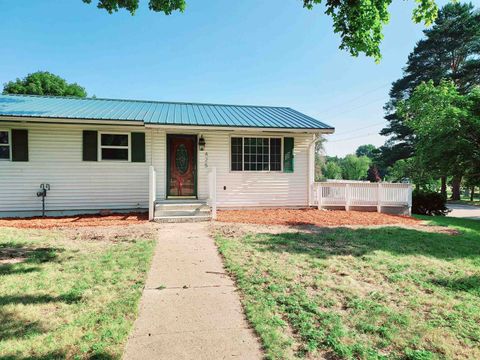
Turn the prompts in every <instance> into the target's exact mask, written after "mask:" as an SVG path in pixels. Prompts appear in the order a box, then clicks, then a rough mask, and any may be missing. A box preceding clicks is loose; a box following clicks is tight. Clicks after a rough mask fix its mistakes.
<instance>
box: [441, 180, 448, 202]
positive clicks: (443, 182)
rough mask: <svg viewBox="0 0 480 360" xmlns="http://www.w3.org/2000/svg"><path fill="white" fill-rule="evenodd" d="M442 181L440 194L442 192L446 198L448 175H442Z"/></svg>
mask: <svg viewBox="0 0 480 360" xmlns="http://www.w3.org/2000/svg"><path fill="white" fill-rule="evenodd" d="M440 182H441V186H440V194H442V196H444V197H445V198H447V177H446V176H442V177H441V178H440Z"/></svg>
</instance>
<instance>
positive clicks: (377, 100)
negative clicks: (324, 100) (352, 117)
mask: <svg viewBox="0 0 480 360" xmlns="http://www.w3.org/2000/svg"><path fill="white" fill-rule="evenodd" d="M381 100H383V101H384V97H383V96H382V97H381V98H377V99H375V100H372V101H369V102H366V103H363V104H361V105H359V106H355V107H352V108H349V109H347V110H345V111H341V112H339V113H336V114H335V115H334V116H333V117H331V118H329V119H328V120H326V121H329V120H331V119H336V118H338V117H339V116H340V115H343V114H346V113H349V112H351V111H354V110H357V109H360V108H362V107H365V106H368V105H371V104H374V103H376V102H379V101H381Z"/></svg>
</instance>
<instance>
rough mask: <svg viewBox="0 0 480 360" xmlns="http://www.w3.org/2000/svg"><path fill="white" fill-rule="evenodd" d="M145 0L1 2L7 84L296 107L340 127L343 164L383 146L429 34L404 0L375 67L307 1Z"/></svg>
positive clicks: (331, 146) (0, 77)
mask: <svg viewBox="0 0 480 360" xmlns="http://www.w3.org/2000/svg"><path fill="white" fill-rule="evenodd" d="M479 1H480V0H476V1H474V3H478V2H479ZM93 2H95V0H94V1H93ZM141 2H143V4H142V6H141V9H140V10H139V11H138V12H137V14H136V15H135V16H131V15H130V14H129V13H127V12H125V11H123V12H119V13H116V14H113V15H109V14H108V13H106V12H104V11H101V10H97V9H96V7H95V6H94V5H93V4H92V5H85V4H83V3H82V1H81V0H62V1H58V0H42V1H33V0H16V1H12V0H0V32H1V34H2V51H1V54H2V55H1V58H0V83H2V84H3V83H5V82H7V81H9V80H12V79H15V78H17V77H23V76H25V75H26V74H27V73H30V72H34V71H37V70H48V71H51V72H53V73H56V74H58V75H60V76H62V77H64V78H66V79H67V80H68V81H70V82H77V83H79V84H81V85H82V86H84V87H85V88H86V89H87V91H88V93H89V95H96V96H97V97H107V98H125V99H152V100H167V101H168V100H170V101H192V102H213V103H233V104H260V105H281V106H290V107H293V108H295V109H297V110H299V111H301V112H304V113H306V114H308V115H311V116H313V117H316V118H318V119H320V120H322V121H324V122H326V123H328V124H330V125H333V126H334V127H336V131H337V134H336V135H331V136H328V139H329V141H328V143H327V145H326V150H327V153H328V154H329V155H340V156H343V155H345V154H347V153H352V152H354V151H355V149H356V148H357V146H359V145H361V144H365V143H373V144H375V145H381V144H383V142H384V141H385V138H383V137H381V136H380V135H378V131H379V130H380V129H381V128H382V127H383V124H384V120H383V105H384V103H385V102H386V100H387V99H388V90H389V88H390V84H391V82H392V81H394V80H396V79H397V78H398V77H399V76H401V71H402V70H401V69H402V67H403V66H404V65H405V61H406V59H407V56H408V54H409V52H410V51H411V50H412V49H413V46H414V45H415V42H416V41H418V40H419V39H420V38H421V36H422V33H421V30H422V29H423V26H422V25H415V24H413V22H412V21H411V10H412V7H413V6H414V2H413V1H398V0H397V1H394V4H393V5H392V6H391V8H390V9H391V14H392V16H391V21H390V24H389V25H387V26H386V28H385V39H384V42H383V45H382V53H383V59H382V61H381V62H380V64H376V63H375V62H374V61H373V59H370V58H365V57H363V56H360V57H358V58H354V57H351V56H350V55H349V54H348V53H347V52H345V51H341V50H339V49H338V45H339V38H338V36H337V35H335V34H333V31H332V27H331V21H330V19H329V18H328V17H327V16H325V15H323V13H322V7H317V8H316V9H315V10H313V11H308V10H306V9H303V8H302V6H301V4H302V2H301V1H300V0H281V1H279V0H262V1H258V0H242V1H233V0H230V1H227V0H208V1H198V0H196V1H195V0H189V1H187V3H188V7H187V10H186V11H185V13H183V14H173V15H171V16H165V15H163V14H161V13H154V12H151V11H148V9H147V7H146V0H141ZM445 2H446V1H443V0H442V1H440V4H444V3H445Z"/></svg>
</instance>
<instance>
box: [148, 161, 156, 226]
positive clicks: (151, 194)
mask: <svg viewBox="0 0 480 360" xmlns="http://www.w3.org/2000/svg"><path fill="white" fill-rule="evenodd" d="M156 200H157V172H156V171H155V168H154V167H153V166H151V165H150V167H149V170H148V220H150V221H151V220H153V219H154V218H155V201H156Z"/></svg>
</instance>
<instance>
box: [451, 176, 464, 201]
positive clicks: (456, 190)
mask: <svg viewBox="0 0 480 360" xmlns="http://www.w3.org/2000/svg"><path fill="white" fill-rule="evenodd" d="M461 182H462V177H461V176H454V177H453V179H452V197H451V199H452V200H460V183H461Z"/></svg>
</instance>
